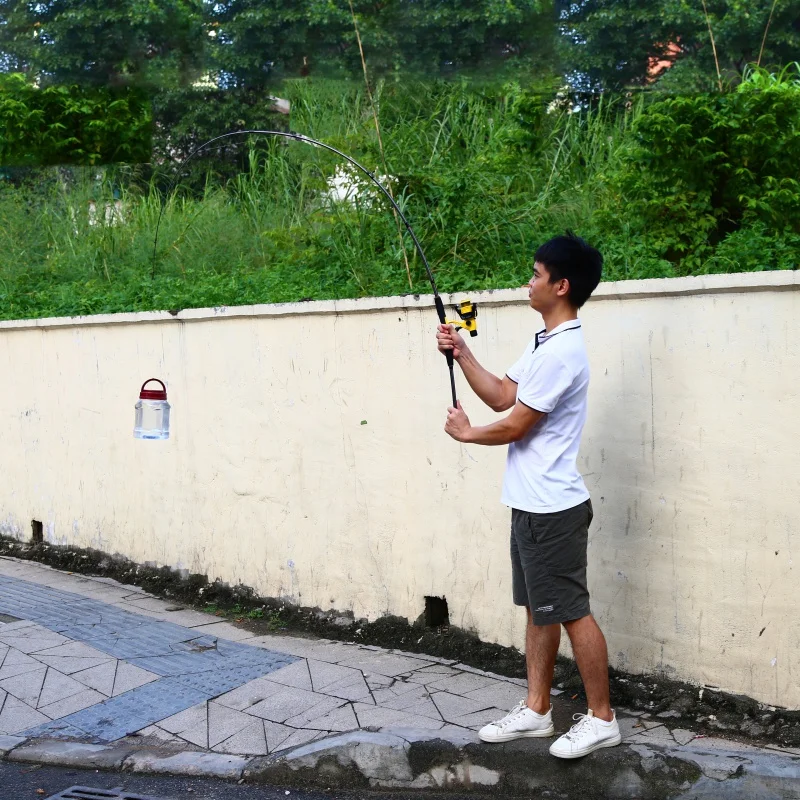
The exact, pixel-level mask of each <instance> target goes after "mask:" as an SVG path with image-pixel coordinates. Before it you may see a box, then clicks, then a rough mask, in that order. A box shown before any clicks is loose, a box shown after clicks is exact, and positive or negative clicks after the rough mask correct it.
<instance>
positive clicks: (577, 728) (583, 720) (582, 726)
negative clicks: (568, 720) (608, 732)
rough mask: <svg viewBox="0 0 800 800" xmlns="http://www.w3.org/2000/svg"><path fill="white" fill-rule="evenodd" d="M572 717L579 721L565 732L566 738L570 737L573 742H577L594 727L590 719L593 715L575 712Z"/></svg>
mask: <svg viewBox="0 0 800 800" xmlns="http://www.w3.org/2000/svg"><path fill="white" fill-rule="evenodd" d="M572 719H576V720H578V721H577V722H576V723H575V724H574V725H573V726H572V727H571V728H570V729H569V731H567V733H565V734H564V738H565V739H569V741H571V742H577V741H578V739H580V738H581V737H583V736H585V735H586V734H587V733H589V732H590V730H591V727H592V724H591V722H590V720H591V719H593V717H590V716H589V715H588V714H573V715H572Z"/></svg>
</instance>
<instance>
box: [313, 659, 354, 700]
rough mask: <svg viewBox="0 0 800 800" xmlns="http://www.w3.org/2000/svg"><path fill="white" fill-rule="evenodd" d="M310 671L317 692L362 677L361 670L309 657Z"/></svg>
mask: <svg viewBox="0 0 800 800" xmlns="http://www.w3.org/2000/svg"><path fill="white" fill-rule="evenodd" d="M307 663H308V671H309V672H310V673H311V684H312V688H313V689H314V691H315V692H323V691H325V689H326V687H328V686H331V685H333V684H335V683H339V682H341V681H343V680H344V681H347V682H348V683H351V682H352V681H353V680H354V679H356V678H361V679H362V680H363V678H362V676H361V672H360V671H359V670H357V669H350V668H349V667H340V666H338V665H337V664H330V663H328V662H327V661H316V660H314V659H312V658H309V659H308V661H307Z"/></svg>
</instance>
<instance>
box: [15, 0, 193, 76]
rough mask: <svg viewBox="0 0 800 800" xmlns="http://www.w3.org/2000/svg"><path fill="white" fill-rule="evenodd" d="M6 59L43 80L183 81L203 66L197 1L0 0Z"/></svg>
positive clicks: (19, 69)
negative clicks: (36, 0) (32, 0)
mask: <svg viewBox="0 0 800 800" xmlns="http://www.w3.org/2000/svg"><path fill="white" fill-rule="evenodd" d="M0 24H2V32H3V35H2V45H1V46H0V47H1V49H2V52H3V53H4V54H5V57H6V60H7V61H8V62H9V66H10V67H11V68H13V69H16V70H17V71H24V72H28V73H30V74H32V75H35V76H37V77H39V78H40V79H42V80H44V81H45V82H50V83H56V84H58V83H67V84H81V85H84V84H90V85H100V86H118V85H127V84H130V83H138V84H142V83H148V84H149V85H173V84H175V83H177V84H178V85H185V84H186V83H187V82H188V81H190V80H192V79H193V78H194V77H195V76H196V74H197V72H198V70H199V68H200V67H201V61H202V53H203V45H204V38H205V37H204V32H203V20H202V0H158V2H154V1H153V0H40V2H36V3H31V2H28V0H0Z"/></svg>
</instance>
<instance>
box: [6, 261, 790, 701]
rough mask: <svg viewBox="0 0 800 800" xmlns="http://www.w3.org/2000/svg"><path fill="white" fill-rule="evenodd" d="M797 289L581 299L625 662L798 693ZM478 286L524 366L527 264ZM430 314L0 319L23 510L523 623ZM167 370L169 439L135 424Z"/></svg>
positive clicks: (364, 611)
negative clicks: (513, 275)
mask: <svg viewBox="0 0 800 800" xmlns="http://www.w3.org/2000/svg"><path fill="white" fill-rule="evenodd" d="M798 288H800V281H798V277H797V276H796V275H795V274H794V273H765V274H760V275H753V274H751V275H734V276H708V277H704V278H686V279H678V280H663V281H641V282H629V283H624V284H604V285H603V286H601V287H600V289H599V290H598V293H597V295H596V297H595V298H594V299H593V300H592V301H590V303H589V304H588V305H587V307H586V308H585V309H584V313H583V319H584V325H585V332H586V335H587V339H588V343H589V350H590V357H591V362H592V370H593V382H592V387H591V390H590V417H589V423H588V426H587V430H586V433H585V437H584V441H583V448H582V468H583V470H584V474H585V476H586V481H587V484H588V485H589V487H590V489H591V492H592V495H593V499H594V505H595V510H596V518H595V520H596V521H595V523H594V525H593V526H592V530H591V533H590V555H589V557H590V582H591V589H592V591H593V597H594V600H593V609H594V612H595V614H596V616H597V617H598V619H599V620H600V622H601V624H602V626H603V628H604V630H605V632H606V635H607V637H608V640H609V650H610V653H611V659H612V663H614V664H615V665H617V666H620V667H623V668H625V669H627V670H631V671H634V672H638V671H663V672H664V673H667V674H669V675H672V676H675V677H678V678H682V679H686V680H692V681H697V682H702V683H705V684H710V685H714V686H719V687H722V688H724V689H726V690H730V691H735V692H744V693H747V694H749V695H751V696H754V697H756V698H758V699H759V700H762V701H765V702H769V703H774V704H777V705H782V706H790V707H798V706H800V682H799V681H798V680H797V677H798V673H800V651H798V642H799V641H800V613H798V612H800V599H799V598H798V593H797V591H796V590H795V586H796V584H795V581H796V579H797V578H796V575H797V573H794V572H793V570H794V563H793V558H794V553H795V550H796V549H798V541H797V528H798V475H800V448H798V447H797V444H796V442H797V437H798V434H800V407H799V406H798V386H800V384H799V383H798V380H797V374H798V371H799V370H800V343H799V339H798V336H797V334H796V322H795V321H796V319H797V318H798V315H800V292H798V291H797V290H798ZM474 299H476V300H478V302H479V303H480V317H479V322H480V328H481V333H480V336H479V337H478V338H477V339H475V340H473V343H474V349H475V351H476V353H477V355H478V357H479V358H480V359H481V360H482V361H483V362H484V364H485V365H486V366H487V367H488V368H490V369H492V370H494V371H495V372H497V373H501V374H502V373H503V372H504V370H505V368H506V367H507V366H508V365H510V364H511V363H512V361H513V360H515V359H516V357H517V356H518V354H519V352H520V351H521V349H522V348H523V347H524V345H525V344H526V343H527V341H528V340H529V339H530V337H531V335H532V333H533V332H534V331H535V330H537V329H538V326H539V319H538V317H537V316H536V315H535V313H534V312H533V311H531V310H530V309H529V308H528V307H527V302H526V300H527V298H526V295H525V292H524V291H521V290H509V291H502V292H495V293H492V294H488V293H487V294H484V295H480V296H474ZM435 322H436V319H435V314H434V312H433V310H432V307H431V298H430V297H423V298H419V299H414V298H392V299H371V300H362V301H346V302H336V303H333V302H329V303H328V302H326V303H305V304H297V305H290V306H258V307H238V308H224V309H207V310H200V311H197V310H195V311H185V312H181V313H179V314H178V315H177V316H172V315H170V314H167V313H153V314H136V315H115V316H109V317H92V318H84V319H74V320H38V321H27V322H11V323H0V373H2V375H3V376H4V378H3V388H2V390H0V419H1V420H2V428H0V431H2V432H1V433H0V475H1V476H2V483H1V484H0V487H1V488H0V530H2V532H4V533H6V534H8V533H10V534H13V535H15V536H18V537H20V538H22V537H28V536H29V535H30V525H31V520H32V519H37V520H41V521H42V522H43V523H44V529H45V536H46V538H47V540H48V541H51V542H57V543H65V544H66V543H69V544H73V545H78V546H82V547H95V548H100V549H101V550H105V551H107V552H109V553H123V554H125V555H126V556H129V557H130V558H132V559H135V560H137V561H140V562H144V561H150V562H157V563H159V564H167V565H170V566H173V567H180V568H186V569H189V570H192V571H197V572H202V573H206V574H208V575H209V577H211V578H216V577H219V578H222V579H224V580H226V581H229V582H239V581H241V582H242V583H244V584H247V585H250V586H252V587H254V588H255V589H256V590H257V591H258V592H259V593H261V594H264V595H268V596H283V597H286V598H288V599H290V600H292V601H294V602H297V603H301V604H305V605H311V606H321V607H322V608H324V609H328V608H336V609H352V611H353V612H354V613H355V614H356V615H357V616H362V615H364V616H368V617H370V618H375V617H377V616H379V615H381V614H383V613H386V612H390V613H393V614H400V615H402V616H404V617H408V618H409V619H415V618H417V617H418V616H419V614H420V613H421V612H422V610H423V606H424V597H425V595H439V596H441V595H443V596H446V598H447V601H448V603H449V607H450V617H451V621H452V622H453V623H455V624H457V625H461V626H464V627H466V628H471V629H474V630H475V631H477V632H478V633H479V634H480V636H481V637H483V638H484V639H487V640H492V641H497V642H500V643H502V644H506V645H510V644H514V645H517V646H519V647H522V645H523V626H524V617H523V614H522V613H521V612H520V611H519V610H518V609H515V608H513V607H512V605H511V599H510V593H511V586H510V574H509V563H508V528H509V512H508V511H507V509H505V508H504V507H503V506H501V505H500V504H499V491H500V482H501V477H502V470H503V460H504V448H480V447H477V446H461V445H459V444H457V443H455V442H453V441H452V440H451V439H449V438H448V437H447V436H446V435H445V434H444V433H443V431H442V427H443V424H444V419H445V409H446V406H447V405H448V402H449V388H448V381H447V372H446V368H445V366H444V362H443V359H442V358H441V356H439V355H438V354H437V353H436V351H435V346H434V338H433V330H434V326H435ZM151 376H158V377H161V378H163V379H164V380H166V381H167V383H168V387H169V397H170V401H171V403H172V405H173V414H172V421H173V432H172V438H171V439H170V441H168V442H143V441H136V440H134V439H133V437H132V435H131V430H132V426H133V406H134V403H135V401H136V397H137V393H138V390H139V387H140V385H141V383H142V382H143V381H144V379H146V378H148V377H151ZM459 390H460V393H461V395H462V398H463V403H464V406H465V408H466V410H467V411H468V413H470V414H471V416H472V419H473V421H475V422H488V421H490V420H491V419H492V418H493V417H494V415H493V413H492V412H490V411H488V410H487V409H483V408H481V407H479V404H478V402H477V401H476V399H475V398H474V397H473V396H472V395H471V394H470V392H469V391H468V389H467V387H466V385H465V382H464V381H463V379H459ZM793 670H794V677H793Z"/></svg>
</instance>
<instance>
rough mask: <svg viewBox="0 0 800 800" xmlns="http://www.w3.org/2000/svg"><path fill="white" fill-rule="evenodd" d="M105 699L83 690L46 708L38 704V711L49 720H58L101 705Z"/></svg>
mask: <svg viewBox="0 0 800 800" xmlns="http://www.w3.org/2000/svg"><path fill="white" fill-rule="evenodd" d="M105 699H106V698H105V696H104V695H102V694H100V692H96V691H95V690H94V689H84V690H83V691H82V692H78V693H77V694H73V695H72V696H70V697H65V698H63V699H62V700H57V701H56V702H55V703H50V704H49V705H46V706H45V705H41V704H40V705H39V708H38V710H39V711H41V712H42V714H46V715H47V716H48V717H50V719H60V718H61V717H68V716H69V715H70V714H74V713H75V712H76V711H83V709H84V708H89V707H90V706H94V705H97V704H98V703H102V702H103V700H105Z"/></svg>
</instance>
